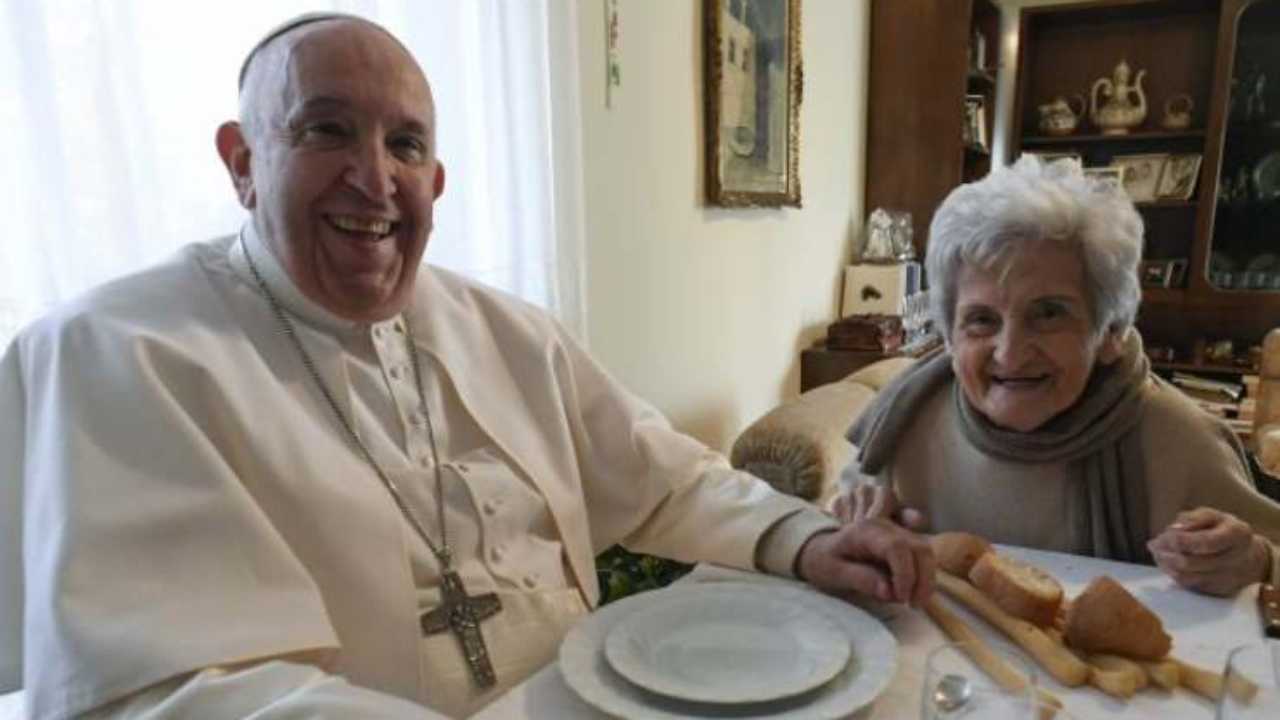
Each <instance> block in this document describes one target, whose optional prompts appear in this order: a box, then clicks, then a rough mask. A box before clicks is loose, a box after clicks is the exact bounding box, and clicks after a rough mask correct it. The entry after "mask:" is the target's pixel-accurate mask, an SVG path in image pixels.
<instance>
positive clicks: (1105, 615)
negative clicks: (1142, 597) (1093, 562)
mask: <svg viewBox="0 0 1280 720" xmlns="http://www.w3.org/2000/svg"><path fill="white" fill-rule="evenodd" d="M1066 636H1067V644H1069V645H1071V646H1072V647H1075V648H1079V649H1081V650H1084V651H1086V652H1090V653H1114V654H1116V655H1123V656H1125V657H1131V658H1137V659H1139V660H1159V659H1160V658H1162V657H1164V656H1165V655H1168V654H1169V648H1170V647H1172V645H1173V638H1171V637H1169V634H1168V633H1166V632H1165V631H1164V625H1163V624H1162V623H1161V622H1160V618H1159V617H1157V616H1156V614H1155V613H1153V612H1151V611H1150V610H1148V609H1147V607H1146V606H1145V605H1143V604H1142V603H1141V602H1139V601H1138V599H1137V598H1135V597H1134V596H1133V595H1130V594H1129V591H1128V590H1125V589H1124V587H1123V586H1121V585H1120V583H1118V582H1116V581H1115V580H1112V579H1111V578H1109V577H1107V576H1105V575H1103V576H1102V577H1099V578H1096V579H1094V581H1093V582H1091V583H1089V586H1088V587H1086V588H1085V589H1084V592H1082V593H1080V595H1079V596H1078V597H1077V598H1076V599H1075V600H1073V601H1071V605H1070V606H1069V607H1068V608H1067V627H1066Z"/></svg>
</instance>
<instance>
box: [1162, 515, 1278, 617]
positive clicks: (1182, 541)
mask: <svg viewBox="0 0 1280 720" xmlns="http://www.w3.org/2000/svg"><path fill="white" fill-rule="evenodd" d="M1147 549H1148V550H1150V551H1151V554H1152V556H1154V557H1155V561H1156V565H1158V566H1160V569H1161V570H1163V571H1165V573H1167V574H1168V575H1169V577H1171V578H1173V580H1174V581H1175V582H1177V583H1178V584H1179V585H1181V586H1183V587H1185V588H1189V589H1191V590H1196V591H1198V592H1202V593H1206V594H1208V595H1222V596H1226V595H1234V594H1235V593H1236V592H1237V591H1238V590H1240V588H1242V587H1244V586H1246V585H1249V584H1250V583H1255V582H1258V581H1260V580H1265V579H1266V577H1267V574H1268V572H1269V570H1270V566H1271V550H1270V546H1269V545H1268V544H1267V541H1266V539H1265V538H1263V537H1262V536H1261V535H1258V534H1256V533H1254V532H1253V528H1251V527H1250V526H1249V524H1248V523H1246V522H1244V521H1243V520H1241V519H1240V518H1238V517H1236V516H1235V515H1231V514H1228V513H1224V512H1222V511H1221V510H1214V509H1213V508H1207V507H1201V508H1196V509H1195V510H1188V511H1186V512H1182V513H1179V514H1178V518H1177V520H1175V521H1174V522H1173V524H1171V525H1170V526H1169V527H1167V528H1165V530H1164V532H1162V533H1160V534H1159V535H1157V536H1156V537H1155V538H1152V540H1151V541H1150V542H1148V543H1147Z"/></svg>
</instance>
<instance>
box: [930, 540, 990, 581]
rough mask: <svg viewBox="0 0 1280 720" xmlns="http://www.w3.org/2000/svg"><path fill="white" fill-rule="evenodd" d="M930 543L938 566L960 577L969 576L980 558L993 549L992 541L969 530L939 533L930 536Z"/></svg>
mask: <svg viewBox="0 0 1280 720" xmlns="http://www.w3.org/2000/svg"><path fill="white" fill-rule="evenodd" d="M929 545H930V546H932V547H933V557H934V559H935V560H937V561H938V567H940V568H942V569H943V570H946V571H947V572H949V573H951V574H952V575H955V576H956V577H960V578H967V577H969V570H970V569H972V568H973V564H974V563H976V562H978V558H980V557H982V556H983V555H986V554H987V553H988V552H990V551H991V543H989V542H987V541H986V540H984V539H982V538H980V537H978V536H977V535H974V534H973V533H967V532H944V533H938V534H937V535H934V536H933V537H932V538H929Z"/></svg>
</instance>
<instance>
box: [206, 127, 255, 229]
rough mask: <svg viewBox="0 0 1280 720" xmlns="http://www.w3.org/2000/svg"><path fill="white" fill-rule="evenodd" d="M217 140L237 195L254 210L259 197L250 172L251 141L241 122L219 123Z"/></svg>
mask: <svg viewBox="0 0 1280 720" xmlns="http://www.w3.org/2000/svg"><path fill="white" fill-rule="evenodd" d="M215 142H216V143H217V146H218V155H219V156H220V157H221V158H222V164H223V165H226V166H227V172H228V173H229V174H230V175H231V184H232V185H234V186H235V188H236V197H238V198H240V204H241V205H243V206H244V207H245V208H246V209H249V210H252V209H253V206H254V205H256V204H257V202H258V197H257V194H256V193H255V192H254V189H253V175H252V173H250V172H249V155H250V153H249V143H248V141H247V140H246V139H245V137H244V131H243V130H242V129H241V127H240V123H238V122H235V121H234V120H229V121H227V122H224V123H222V124H221V125H219V126H218V134H217V136H216V137H215Z"/></svg>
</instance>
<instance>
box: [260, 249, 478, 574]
mask: <svg viewBox="0 0 1280 720" xmlns="http://www.w3.org/2000/svg"><path fill="white" fill-rule="evenodd" d="M243 249H244V257H245V260H247V261H248V263H249V271H250V272H251V273H253V279H254V281H255V282H257V283H258V288H259V289H260V290H262V294H263V295H265V296H266V298H267V304H268V305H270V306H271V312H272V314H274V315H275V316H276V320H277V321H279V323H280V329H281V330H282V331H283V332H284V334H285V336H286V337H288V338H289V341H290V342H291V343H292V344H293V347H294V349H295V350H297V351H298V356H299V357H301V358H302V365H303V366H304V367H305V368H306V369H307V374H309V375H310V376H311V379H312V380H314V381H315V384H316V386H317V387H319V388H320V393H321V394H323V395H324V399H325V401H326V402H327V403H328V404H329V409H330V410H332V411H333V414H334V416H335V417H337V418H338V424H340V425H341V426H342V429H343V430H346V432H347V437H348V438H349V439H350V440H351V444H353V445H355V446H356V449H358V450H359V451H360V454H361V455H362V456H364V459H365V461H366V462H368V463H369V466H370V467H372V468H373V471H374V472H375V473H377V474H378V479H379V480H381V481H382V484H383V486H384V487H386V488H387V492H389V493H390V494H391V498H392V499H393V500H395V503H396V507H398V508H400V513H401V514H402V515H404V516H405V519H407V520H408V521H409V524H410V525H412V526H413V529H414V531H415V532H416V533H417V534H418V537H421V538H422V541H423V542H425V543H426V544H427V547H428V548H430V550H431V554H432V555H435V556H436V559H437V560H439V561H440V565H441V567H442V570H443V571H444V572H448V571H449V570H451V569H452V567H453V550H452V549H451V548H450V547H449V532H448V528H447V527H446V526H445V524H444V479H443V478H442V477H441V474H440V456H439V454H438V452H437V451H436V433H435V428H434V426H433V425H432V423H431V413H430V412H428V411H427V396H426V393H425V392H423V389H422V368H421V366H420V365H421V364H420V363H419V361H418V348H417V345H416V344H415V343H414V341H413V330H412V329H411V328H410V326H409V323H408V322H407V321H406V322H405V323H404V327H405V336H406V338H407V339H408V345H409V360H410V362H411V363H412V364H413V379H414V381H415V382H416V383H417V386H418V402H419V403H421V404H422V416H423V417H424V418H426V419H427V439H428V441H429V444H430V445H431V464H432V467H433V468H435V479H436V509H437V510H438V514H439V518H438V519H439V521H440V544H439V545H436V544H435V543H434V542H432V540H431V538H430V536H428V535H427V530H426V528H424V527H423V526H422V523H421V522H420V521H419V520H418V516H417V515H415V514H414V512H413V510H412V509H410V507H409V505H408V504H407V503H406V502H405V500H404V497H403V496H402V495H401V494H400V488H399V487H397V486H396V483H395V481H394V480H392V479H391V478H390V477H389V476H388V475H387V473H386V471H385V470H383V469H382V466H381V465H379V464H378V463H377V461H375V460H374V459H373V453H371V452H369V447H368V446H367V445H365V443H364V440H362V439H361V438H360V435H359V433H357V432H356V428H355V425H354V424H353V423H352V422H351V421H350V420H348V419H347V416H346V415H344V414H343V413H342V408H341V406H339V405H338V401H337V399H336V398H334V396H333V393H332V392H330V391H329V386H328V385H326V384H325V382H324V379H323V378H322V377H321V376H320V371H319V370H317V369H316V364H315V361H314V360H312V359H311V353H309V352H307V349H306V347H304V346H303V344H302V340H301V339H300V338H299V337H298V331H297V329H296V328H295V327H294V324H293V321H292V320H291V319H290V318H289V315H288V313H286V312H285V310H284V306H283V305H281V304H280V301H279V300H277V299H276V296H275V294H274V293H272V292H271V288H270V287H268V286H267V283H266V281H265V280H263V279H262V274H261V273H259V272H258V266H257V263H255V262H254V261H253V257H252V256H250V254H249V248H247V247H245V248H243Z"/></svg>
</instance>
